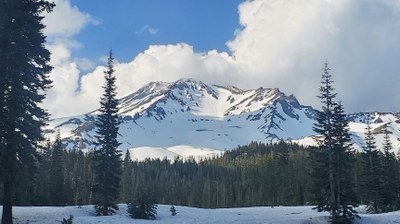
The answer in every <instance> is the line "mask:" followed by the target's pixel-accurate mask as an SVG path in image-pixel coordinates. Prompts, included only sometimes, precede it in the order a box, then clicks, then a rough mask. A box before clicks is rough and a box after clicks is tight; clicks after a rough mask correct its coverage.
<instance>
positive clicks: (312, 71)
mask: <svg viewBox="0 0 400 224" xmlns="http://www.w3.org/2000/svg"><path fill="white" fill-rule="evenodd" d="M239 16H240V21H239V22H240V25H241V28H240V29H238V30H237V31H236V33H235V36H234V37H233V38H232V40H230V41H227V45H228V47H229V49H230V52H229V53H227V52H217V51H216V50H210V51H208V52H194V51H193V47H192V46H190V45H189V44H185V43H177V44H170V45H153V46H149V47H148V49H147V50H145V51H144V52H142V53H140V54H139V55H137V56H136V57H135V58H134V59H133V60H132V61H131V62H128V63H117V64H116V67H115V68H116V76H117V86H118V92H119V96H124V95H127V94H129V93H131V92H133V91H135V90H137V89H138V88H140V87H141V86H143V85H144V84H146V83H148V82H150V81H176V80H177V79H179V78H185V77H191V78H196V79H199V80H203V81H205V82H207V83H210V84H220V85H237V86H238V87H242V88H256V87H259V86H265V87H279V88H280V89H281V90H283V91H284V92H286V93H287V94H294V95H295V96H296V97H298V98H299V100H300V101H301V102H302V103H303V104H306V105H313V106H317V107H318V106H319V102H318V99H317V98H316V95H317V94H318V85H319V82H320V75H321V73H322V69H321V68H322V66H323V62H324V61H325V60H326V59H327V60H328V61H329V62H330V66H331V67H332V70H331V71H332V74H333V79H334V81H335V87H336V89H337V91H338V92H339V96H338V97H339V98H340V100H342V101H343V104H344V106H345V108H346V109H347V110H348V111H351V112H356V111H366V110H396V111H398V110H399V106H396V105H398V104H397V103H392V102H393V101H394V102H400V92H399V91H397V89H398V88H397V85H399V84H400V76H399V75H398V74H397V73H398V71H399V70H400V67H399V63H398V62H397V61H398V59H399V58H400V57H399V56H400V49H399V48H400V22H399V21H400V1H392V0H371V1H358V0H338V1H336V0H335V1H333V0H307V1H291V0H252V1H245V2H243V3H242V4H241V5H240V6H239ZM146 29H147V30H148V29H149V28H145V29H143V30H144V31H143V32H145V30H146ZM53 51H57V52H58V53H57V54H58V57H54V59H52V60H53V61H54V63H56V64H57V63H61V64H62V65H63V66H61V67H60V68H58V67H57V66H56V69H55V71H54V72H56V71H57V72H59V73H60V74H64V75H63V76H62V77H58V79H56V80H55V83H54V87H55V88H53V90H51V91H53V92H50V93H49V98H50V99H53V100H54V101H52V100H48V101H47V103H46V105H47V107H48V108H49V109H50V111H51V112H53V114H55V116H56V115H57V116H60V115H76V114H80V113H84V112H88V111H90V110H94V109H96V107H97V106H98V103H97V101H98V99H99V97H100V95H101V93H102V89H101V86H102V84H103V70H104V67H101V66H99V67H97V68H95V69H94V70H93V71H92V72H91V73H88V74H85V75H84V76H83V77H82V79H81V86H80V88H79V89H80V91H76V89H78V88H77V86H76V83H78V82H77V80H79V72H80V71H79V69H78V66H77V63H76V62H74V61H72V60H70V59H68V58H69V55H68V53H69V52H68V49H67V50H66V49H62V48H56V47H54V49H53ZM116 57H117V58H118V55H116ZM57 69H59V70H60V71H58V70H57ZM70 79H74V80H73V81H70ZM58 83H60V84H58ZM62 83H65V84H62ZM52 97H53V98H52ZM69 98H72V99H73V100H74V101H73V102H74V104H73V105H71V104H66V103H65V102H68V99H69ZM75 102H76V103H75ZM65 107H67V109H65Z"/></svg>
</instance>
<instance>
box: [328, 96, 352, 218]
mask: <svg viewBox="0 0 400 224" xmlns="http://www.w3.org/2000/svg"><path fill="white" fill-rule="evenodd" d="M333 136H334V140H335V144H334V165H333V167H334V170H335V172H334V177H335V182H336V183H335V203H336V208H337V209H338V214H339V215H341V217H339V218H338V219H337V220H334V219H333V222H334V223H352V222H353V221H354V218H355V217H356V216H357V215H356V212H355V210H354V206H356V205H357V197H356V193H355V183H354V172H353V168H354V163H355V157H354V151H353V150H352V148H351V147H352V144H351V138H350V134H349V127H348V121H347V119H346V114H345V113H344V109H343V106H342V104H341V103H339V104H337V105H336V107H335V108H334V114H333Z"/></svg>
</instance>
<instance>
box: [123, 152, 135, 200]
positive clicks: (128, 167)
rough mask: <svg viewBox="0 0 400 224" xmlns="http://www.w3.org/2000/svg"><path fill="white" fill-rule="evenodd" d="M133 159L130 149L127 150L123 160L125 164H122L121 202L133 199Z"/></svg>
mask: <svg viewBox="0 0 400 224" xmlns="http://www.w3.org/2000/svg"><path fill="white" fill-rule="evenodd" d="M131 172H132V161H131V157H130V153H129V150H127V151H126V154H125V158H124V161H123V166H122V178H121V182H122V185H121V188H122V189H121V195H120V196H121V200H120V201H121V202H124V203H128V202H129V201H131V200H132V198H131V189H132V185H133V181H132V176H131Z"/></svg>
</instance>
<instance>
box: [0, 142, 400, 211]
mask: <svg viewBox="0 0 400 224" xmlns="http://www.w3.org/2000/svg"><path fill="white" fill-rule="evenodd" d="M60 143H61V142H60V140H59V139H58V140H56V141H55V142H54V143H53V144H50V145H49V147H46V148H45V150H44V151H43V152H41V153H40V154H39V158H40V159H39V160H38V169H37V170H38V173H37V174H36V175H34V176H32V177H31V179H29V180H28V179H27V180H21V182H20V186H21V187H20V188H19V190H18V191H17V194H16V195H17V196H18V197H16V200H15V203H16V204H18V205H53V206H64V205H78V206H79V205H86V204H93V203H94V199H93V193H92V186H93V184H94V183H95V178H94V177H95V175H94V171H93V167H94V165H93V164H94V160H93V156H94V153H93V152H89V153H83V152H82V151H81V150H79V149H72V150H68V151H67V150H65V149H62V148H61V147H60ZM385 147H386V146H385ZM317 150H318V149H317V148H316V147H306V146H300V145H297V144H290V143H285V142H279V143H275V144H270V143H268V144H267V143H258V142H253V143H250V144H249V145H245V146H240V147H238V148H236V149H234V150H232V151H228V152H226V153H225V154H223V155H222V156H220V157H216V158H211V159H206V160H202V161H197V162H196V161H195V160H194V159H187V160H183V159H179V158H177V159H175V160H174V161H169V160H166V159H163V160H160V159H147V160H145V161H132V160H130V156H129V153H127V154H126V155H125V159H124V160H123V162H122V164H123V166H122V175H121V182H120V183H121V184H120V194H119V198H118V200H117V202H118V203H129V202H130V201H132V200H134V199H135V197H137V194H138V193H140V192H147V193H148V195H149V197H152V198H153V199H154V200H155V201H157V202H158V203H162V204H175V205H187V206H194V207H203V208H218V207H243V206H278V205H314V204H316V202H317V200H316V198H315V195H314V192H313V190H312V189H313V180H312V177H311V176H310V175H309V173H310V171H311V170H312V166H313V165H312V160H311V159H310V154H312V153H315V151H317ZM368 153H369V152H357V153H355V154H354V159H355V161H354V164H355V166H354V168H353V169H352V170H351V173H352V177H351V179H352V181H353V182H354V183H355V186H357V187H356V188H354V189H355V195H356V196H357V197H356V201H357V204H360V203H362V204H370V203H371V204H370V205H371V206H376V207H379V204H376V205H375V204H373V203H380V204H381V205H382V206H381V207H380V209H381V210H380V211H378V210H377V212H383V211H392V210H396V209H399V202H400V201H399V195H398V192H399V187H400V186H399V185H398V184H397V185H396V184H391V183H386V182H384V180H387V181H397V180H399V165H400V164H399V160H398V159H396V157H395V156H394V154H393V153H389V154H387V155H386V154H385V152H380V151H379V152H377V156H376V157H373V159H374V160H375V159H376V160H377V161H376V163H377V165H375V166H374V167H375V168H376V170H377V173H375V174H373V175H371V174H370V173H369V172H370V169H369V168H367V167H368V163H369V161H370V159H369V154H368ZM387 161H391V163H392V164H390V162H389V163H388V162H387ZM388 165H389V166H388ZM387 171H389V172H387ZM385 173H386V174H385ZM376 176H378V178H377V177H376ZM379 178H382V182H380V181H378V179H379ZM371 179H373V181H371ZM380 183H381V184H382V186H381V187H380V188H379V187H377V188H375V189H374V187H373V186H372V187H370V186H369V185H370V184H376V185H378V184H380ZM383 190H384V191H383ZM0 198H1V199H2V198H3V197H2V196H1V197H0ZM371 208H373V207H371Z"/></svg>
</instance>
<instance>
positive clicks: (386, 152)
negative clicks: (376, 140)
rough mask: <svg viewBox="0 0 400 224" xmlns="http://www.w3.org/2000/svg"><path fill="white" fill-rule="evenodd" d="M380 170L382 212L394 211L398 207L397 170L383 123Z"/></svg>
mask: <svg viewBox="0 0 400 224" xmlns="http://www.w3.org/2000/svg"><path fill="white" fill-rule="evenodd" d="M383 132H384V140H383V155H382V161H381V163H382V170H381V175H380V177H381V181H380V182H381V183H380V184H381V189H380V190H381V201H382V208H383V210H382V211H383V212H389V211H394V210H396V209H398V208H399V184H400V180H399V171H398V168H397V161H396V156H395V155H394V153H393V152H392V149H393V146H392V142H391V140H390V135H389V129H388V125H387V124H385V126H384V129H383Z"/></svg>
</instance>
